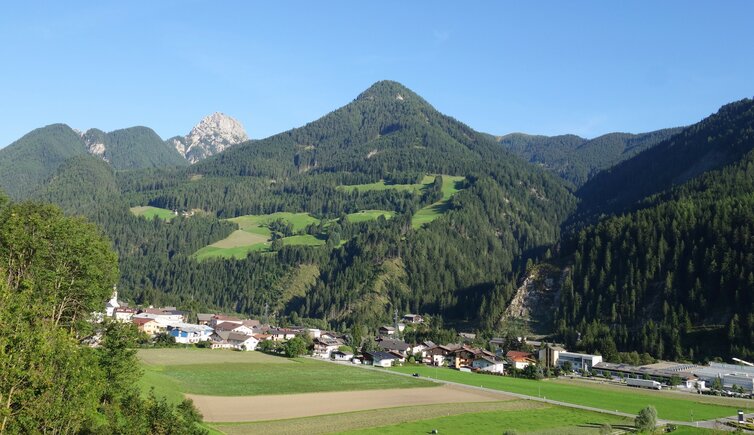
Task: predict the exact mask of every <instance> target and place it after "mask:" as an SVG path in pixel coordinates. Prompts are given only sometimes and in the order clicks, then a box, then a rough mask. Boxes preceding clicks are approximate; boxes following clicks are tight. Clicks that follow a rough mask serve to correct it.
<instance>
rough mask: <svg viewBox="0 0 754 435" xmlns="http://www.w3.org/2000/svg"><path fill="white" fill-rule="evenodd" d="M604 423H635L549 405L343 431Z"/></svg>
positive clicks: (594, 428)
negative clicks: (522, 409) (523, 409)
mask: <svg viewBox="0 0 754 435" xmlns="http://www.w3.org/2000/svg"><path fill="white" fill-rule="evenodd" d="M604 423H608V424H610V425H611V426H613V427H614V428H616V429H628V430H630V429H633V422H632V421H631V420H629V419H626V418H621V417H616V416H613V415H609V414H600V413H597V412H589V411H582V410H580V409H571V408H563V407H557V406H546V407H542V408H538V409H528V410H525V411H518V410H503V411H490V412H478V413H471V414H461V415H452V416H446V417H438V418H431V419H427V420H419V421H412V422H403V423H399V424H391V425H386V426H380V427H373V428H370V429H361V430H358V431H344V432H341V433H348V434H351V433H360V434H372V433H373V434H384V433H389V434H420V433H421V434H425V433H430V432H431V431H432V430H434V429H437V431H438V432H439V433H441V434H501V433H504V432H505V431H510V430H515V431H521V432H527V433H530V432H533V433H553V434H555V433H557V434H583V433H587V434H588V433H593V434H597V433H599V429H600V426H601V425H602V424H604Z"/></svg>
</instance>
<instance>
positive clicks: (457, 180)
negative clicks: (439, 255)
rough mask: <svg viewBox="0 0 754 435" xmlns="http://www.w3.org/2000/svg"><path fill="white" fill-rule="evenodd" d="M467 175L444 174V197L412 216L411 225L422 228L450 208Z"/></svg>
mask: <svg viewBox="0 0 754 435" xmlns="http://www.w3.org/2000/svg"><path fill="white" fill-rule="evenodd" d="M464 179H465V177H458V176H452V175H443V176H442V199H441V200H439V201H437V202H435V203H434V204H430V205H428V206H426V207H424V208H422V209H420V210H419V211H417V212H416V213H415V214H414V216H413V217H412V218H411V226H413V227H414V228H420V227H422V226H423V225H426V224H428V223H430V222H432V221H434V220H435V219H437V218H439V217H440V216H442V215H443V214H444V213H445V212H447V211H448V210H449V209H450V198H451V197H453V195H455V194H456V193H458V192H459V191H460V190H461V187H460V186H461V183H462V182H463V180H464Z"/></svg>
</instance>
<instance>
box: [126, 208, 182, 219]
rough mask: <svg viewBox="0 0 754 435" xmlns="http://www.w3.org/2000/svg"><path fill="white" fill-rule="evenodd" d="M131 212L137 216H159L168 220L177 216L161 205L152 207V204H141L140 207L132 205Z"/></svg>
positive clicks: (149, 217) (151, 217) (150, 217)
mask: <svg viewBox="0 0 754 435" xmlns="http://www.w3.org/2000/svg"><path fill="white" fill-rule="evenodd" d="M130 210H131V213H133V214H135V215H136V216H144V217H145V218H147V219H154V218H155V217H156V218H159V219H163V220H166V221H169V220H171V219H173V218H174V217H175V214H174V213H173V212H172V211H171V210H168V209H165V208H159V207H152V206H149V205H147V206H139V207H131V208H130Z"/></svg>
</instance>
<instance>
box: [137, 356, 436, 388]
mask: <svg viewBox="0 0 754 435" xmlns="http://www.w3.org/2000/svg"><path fill="white" fill-rule="evenodd" d="M139 359H140V360H141V361H142V368H143V369H144V376H143V380H142V385H141V386H142V388H143V389H144V390H146V391H148V390H149V388H152V387H154V388H155V392H156V393H157V394H158V395H164V396H166V397H167V398H168V399H169V400H181V398H182V393H190V394H202V395H212V396H251V395H261V394H292V393H311V392H320V391H353V390H374V389H385V388H415V387H432V386H435V384H434V383H432V382H428V381H424V380H421V379H413V378H408V377H405V378H404V377H400V376H394V375H390V374H388V373H380V372H377V371H373V370H363V369H359V368H356V367H349V366H344V365H338V364H331V363H327V362H319V361H315V360H311V359H306V358H296V359H288V358H284V357H276V356H270V355H265V354H262V353H260V352H235V351H230V350H227V351H226V350H210V349H143V350H140V351H139Z"/></svg>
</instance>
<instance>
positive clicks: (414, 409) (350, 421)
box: [213, 400, 545, 435]
mask: <svg viewBox="0 0 754 435" xmlns="http://www.w3.org/2000/svg"><path fill="white" fill-rule="evenodd" d="M543 406H545V405H542V404H539V403H536V402H530V401H525V400H512V401H505V402H484V403H448V404H438V405H422V406H402V407H396V408H385V409H373V410H369V411H356V412H346V413H341V414H330V415H326V416H316V417H303V418H291V419H285V420H273V421H263V422H254V423H219V424H218V423H215V424H213V427H214V428H216V429H218V430H221V431H222V432H224V433H226V434H229V435H246V434H256V433H264V434H290V433H306V434H310V435H314V434H325V433H333V432H339V431H340V432H342V431H349V430H359V429H367V428H373V427H379V426H385V425H391V424H396V423H401V424H402V423H406V422H412V421H417V420H426V419H430V418H437V417H442V416H445V417H446V416H449V415H458V414H469V413H476V412H489V411H521V410H529V409H536V408H540V407H543Z"/></svg>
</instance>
